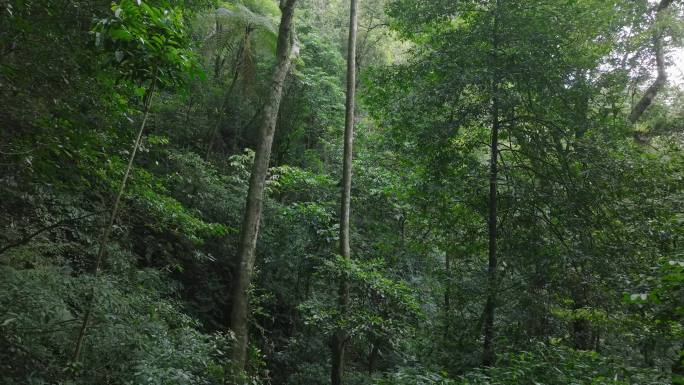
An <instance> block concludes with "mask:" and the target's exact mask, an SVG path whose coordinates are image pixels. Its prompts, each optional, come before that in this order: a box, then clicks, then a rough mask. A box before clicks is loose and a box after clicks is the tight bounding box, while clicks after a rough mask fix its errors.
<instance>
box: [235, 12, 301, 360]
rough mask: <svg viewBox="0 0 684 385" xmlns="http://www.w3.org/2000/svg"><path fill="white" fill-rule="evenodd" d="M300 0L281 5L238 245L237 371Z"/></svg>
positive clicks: (243, 352) (245, 338) (242, 357)
mask: <svg viewBox="0 0 684 385" xmlns="http://www.w3.org/2000/svg"><path fill="white" fill-rule="evenodd" d="M296 2H297V0H282V1H281V2H280V9H281V12H282V16H281V19H280V27H279V31H278V42H277V47H276V66H275V68H274V70H273V75H272V78H271V88H270V94H269V95H268V98H267V100H266V104H265V105H264V108H263V111H262V122H261V126H260V127H259V137H260V140H259V143H258V145H257V149H256V153H255V157H254V165H253V167H252V173H251V176H250V179H249V188H248V192H247V201H246V203H245V213H244V219H243V222H242V230H241V232H240V244H239V248H238V265H237V268H236V274H235V282H234V284H233V292H232V299H233V304H232V309H231V315H230V323H231V324H230V327H231V329H232V330H233V332H234V333H235V339H236V340H235V345H234V346H233V349H232V354H231V358H232V361H233V364H234V369H235V370H236V372H237V373H239V372H242V371H244V369H245V363H246V359H247V346H248V323H247V321H248V315H249V303H248V300H249V298H248V293H247V291H248V288H249V286H250V283H251V278H252V271H253V269H254V260H255V250H256V242H257V237H258V234H259V222H260V219H261V211H262V208H263V195H264V187H265V184H266V174H267V172H268V165H269V162H270V158H271V146H272V144H273V136H274V134H275V128H276V127H275V126H276V120H277V116H278V110H279V109H280V101H281V99H282V93H283V86H284V83H285V78H286V76H287V74H288V72H289V71H290V67H291V65H292V56H293V54H297V53H298V49H297V48H296V47H294V46H293V45H294V32H293V31H292V19H293V17H294V8H295V4H296Z"/></svg>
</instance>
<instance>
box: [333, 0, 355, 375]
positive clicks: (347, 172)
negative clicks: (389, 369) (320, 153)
mask: <svg viewBox="0 0 684 385" xmlns="http://www.w3.org/2000/svg"><path fill="white" fill-rule="evenodd" d="M357 7H358V0H351V1H350V11H349V41H348V47H347V100H346V106H345V108H346V115H345V124H344V161H343V170H342V204H341V210H340V254H341V255H342V257H343V258H347V259H350V258H351V246H350V240H349V237H350V230H349V217H350V211H351V210H350V207H351V181H352V157H353V146H354V108H355V96H356V34H357V24H358V15H357ZM348 303H349V283H348V282H346V281H345V280H342V282H340V292H339V306H340V310H341V313H342V314H345V313H346V312H347V307H348ZM331 345H332V368H331V371H330V382H331V383H332V385H341V384H342V377H343V375H344V356H345V350H346V345H347V333H346V331H345V330H338V331H336V332H335V334H334V335H333V337H332V344H331Z"/></svg>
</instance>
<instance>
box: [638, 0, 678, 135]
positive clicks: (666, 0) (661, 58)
mask: <svg viewBox="0 0 684 385" xmlns="http://www.w3.org/2000/svg"><path fill="white" fill-rule="evenodd" d="M672 2H673V0H661V1H660V3H658V6H657V7H656V21H655V23H658V21H659V20H660V19H661V15H662V13H663V12H664V11H665V10H666V9H667V8H668V7H669V6H670V4H672ZM654 28H655V31H654V32H653V51H654V54H655V58H656V66H657V69H658V76H657V77H656V79H655V81H654V82H653V84H651V86H650V87H648V89H647V90H646V93H644V95H643V96H642V97H641V99H640V100H639V101H638V102H637V104H635V105H634V107H633V108H632V111H631V113H630V114H629V121H630V123H632V124H636V122H638V121H639V119H641V116H642V115H643V114H644V112H646V110H647V109H648V107H650V106H651V104H652V103H653V100H655V98H656V96H658V93H659V92H660V90H661V89H662V88H663V87H664V86H665V84H666V83H667V69H666V68H665V49H664V47H663V40H664V38H665V36H664V35H665V33H664V31H663V30H662V28H661V27H658V26H656V27H654Z"/></svg>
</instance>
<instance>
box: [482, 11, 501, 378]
mask: <svg viewBox="0 0 684 385" xmlns="http://www.w3.org/2000/svg"><path fill="white" fill-rule="evenodd" d="M495 7H496V9H495V10H494V12H495V15H494V28H493V34H492V50H493V53H492V67H493V72H494V74H495V76H494V79H493V80H492V136H491V143H490V146H491V149H490V157H489V202H488V219H487V225H488V237H489V252H488V254H489V255H488V256H489V261H488V262H489V263H488V267H487V301H486V303H485V309H484V343H483V352H482V364H483V365H484V366H492V365H493V364H494V360H495V358H496V355H495V353H494V316H495V310H496V288H497V276H496V268H497V248H496V246H497V245H496V241H497V215H498V212H497V209H498V207H497V187H498V186H497V184H498V176H499V175H498V174H499V165H498V155H499V128H500V120H499V108H500V107H499V95H498V94H499V78H498V75H496V74H497V73H498V69H497V64H498V60H497V56H498V52H497V50H498V49H499V47H498V29H499V25H498V23H499V20H498V12H499V1H498V0H497V2H496V4H495Z"/></svg>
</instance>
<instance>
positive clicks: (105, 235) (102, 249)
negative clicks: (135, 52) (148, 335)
mask: <svg viewBox="0 0 684 385" xmlns="http://www.w3.org/2000/svg"><path fill="white" fill-rule="evenodd" d="M155 77H156V71H155ZM154 91H155V82H153V83H152V86H151V87H150V89H149V90H148V91H147V94H146V95H145V101H144V113H143V120H142V122H141V123H140V128H139V129H138V134H137V136H136V138H135V143H134V144H133V149H132V150H131V157H130V159H128V166H127V167H126V171H125V172H124V176H123V179H122V180H121V186H120V187H119V192H118V193H117V194H116V198H115V199H114V205H113V206H112V212H111V214H110V215H109V222H108V223H107V226H106V227H105V228H104V230H103V232H102V235H101V237H100V243H99V246H98V249H97V255H96V257H95V272H94V274H95V277H98V276H99V275H100V271H101V269H102V260H103V259H104V257H105V254H106V252H107V244H108V243H109V237H110V235H111V233H112V228H113V227H114V221H115V220H116V217H117V215H118V213H119V204H120V203H121V197H122V196H123V193H124V191H125V190H126V183H127V182H128V178H129V177H130V175H131V169H132V168H133V162H134V161H135V155H136V154H137V153H138V147H140V141H141V140H142V135H143V132H144V131H145V125H146V124H147V118H148V117H149V115H150V106H151V105H152V95H153V94H154ZM94 285H95V284H93V287H91V289H90V293H89V295H88V299H87V303H86V311H85V314H84V315H83V321H82V322H81V327H80V329H79V331H78V337H77V338H76V346H75V347H74V353H73V355H72V357H71V360H72V362H78V361H79V360H80V359H81V352H82V350H83V342H84V341H85V338H86V335H87V333H88V326H89V324H90V320H91V318H92V314H93V307H94V305H95V287H94Z"/></svg>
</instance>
